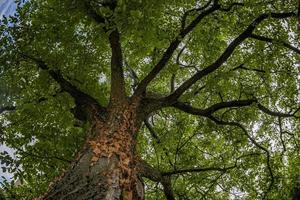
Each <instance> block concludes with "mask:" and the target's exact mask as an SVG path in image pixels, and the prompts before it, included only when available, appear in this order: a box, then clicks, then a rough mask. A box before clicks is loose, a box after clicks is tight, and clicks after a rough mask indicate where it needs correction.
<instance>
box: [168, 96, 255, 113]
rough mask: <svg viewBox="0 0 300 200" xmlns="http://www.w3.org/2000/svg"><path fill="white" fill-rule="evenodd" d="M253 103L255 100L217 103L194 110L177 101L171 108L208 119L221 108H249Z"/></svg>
mask: <svg viewBox="0 0 300 200" xmlns="http://www.w3.org/2000/svg"><path fill="white" fill-rule="evenodd" d="M255 102H256V99H248V100H236V101H228V102H221V103H217V104H214V105H212V106H210V107H208V108H206V109H199V108H194V107H192V106H190V105H188V104H185V103H182V102H179V101H177V102H176V103H174V104H173V105H172V106H173V107H174V108H177V109H179V110H181V111H184V112H186V113H189V114H192V115H198V116H204V117H208V116H210V115H211V114H213V113H214V112H216V111H218V110H220V109H223V108H232V107H245V106H250V105H251V104H253V103H255Z"/></svg>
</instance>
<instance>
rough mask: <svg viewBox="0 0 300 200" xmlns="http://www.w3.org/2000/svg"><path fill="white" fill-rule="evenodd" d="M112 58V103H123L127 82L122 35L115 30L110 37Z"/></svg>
mask: <svg viewBox="0 0 300 200" xmlns="http://www.w3.org/2000/svg"><path fill="white" fill-rule="evenodd" d="M109 42H110V47H111V50H112V56H111V89H110V99H111V102H112V103H114V102H115V101H117V100H118V101H123V100H125V98H126V92H125V81H124V72H123V58H122V49H121V44H120V34H119V31H118V30H117V29H115V30H113V31H112V32H111V33H110V35H109Z"/></svg>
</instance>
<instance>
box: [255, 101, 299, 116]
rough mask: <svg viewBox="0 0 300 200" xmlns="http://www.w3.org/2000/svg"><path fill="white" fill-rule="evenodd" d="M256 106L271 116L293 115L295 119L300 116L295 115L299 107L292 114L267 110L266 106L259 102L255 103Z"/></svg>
mask: <svg viewBox="0 0 300 200" xmlns="http://www.w3.org/2000/svg"><path fill="white" fill-rule="evenodd" d="M257 107H258V109H259V110H260V111H262V112H263V113H265V114H267V115H270V116H273V117H294V118H297V119H299V118H300V116H299V117H298V116H296V115H295V114H296V113H297V112H298V111H299V108H298V109H297V110H296V111H294V112H293V113H292V114H290V113H281V112H274V111H271V110H269V109H268V108H266V107H265V106H263V105H262V104H260V103H259V104H257Z"/></svg>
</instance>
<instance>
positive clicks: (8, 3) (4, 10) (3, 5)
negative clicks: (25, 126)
mask: <svg viewBox="0 0 300 200" xmlns="http://www.w3.org/2000/svg"><path fill="white" fill-rule="evenodd" d="M15 9H16V4H15V3H14V0H0V19H1V18H2V17H3V15H5V16H9V15H11V14H13V13H14V11H15ZM3 151H7V152H9V153H11V154H13V150H12V149H10V148H9V147H7V146H5V145H3V144H0V152H3ZM1 176H4V177H5V178H6V179H10V178H11V177H12V174H9V173H3V171H2V169H1V164H0V183H1V182H3V179H2V177H1Z"/></svg>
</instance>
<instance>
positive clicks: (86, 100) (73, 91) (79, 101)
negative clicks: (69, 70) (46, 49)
mask: <svg viewBox="0 0 300 200" xmlns="http://www.w3.org/2000/svg"><path fill="white" fill-rule="evenodd" d="M21 55H22V56H23V57H24V58H26V59H30V60H32V61H33V62H35V63H36V64H37V66H38V67H39V68H40V69H42V70H46V71H48V73H49V75H50V76H51V77H52V78H53V79H54V80H55V81H56V82H57V83H58V84H59V86H60V87H61V89H62V90H63V91H65V92H67V93H69V94H70V95H71V96H72V97H73V98H74V99H75V103H76V105H77V106H87V105H88V106H95V107H96V108H97V109H99V110H101V111H104V110H105V109H104V107H102V106H101V105H100V104H99V103H98V101H97V100H96V99H94V98H93V97H91V96H90V95H88V94H86V93H84V92H82V91H80V90H79V89H78V88H77V87H76V86H74V85H73V84H71V83H70V82H69V81H67V80H66V79H65V78H64V77H63V76H62V74H61V72H60V71H59V70H53V69H50V68H49V67H48V66H47V64H46V63H45V62H44V61H42V60H39V59H36V58H34V57H32V56H29V55H25V54H23V53H22V54H21Z"/></svg>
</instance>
